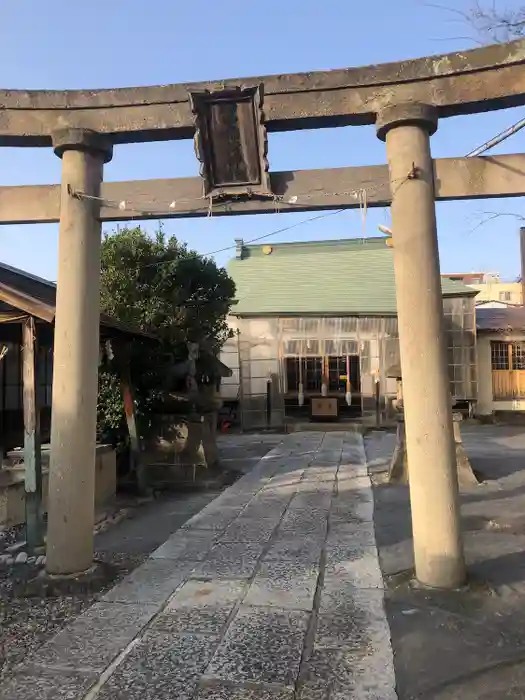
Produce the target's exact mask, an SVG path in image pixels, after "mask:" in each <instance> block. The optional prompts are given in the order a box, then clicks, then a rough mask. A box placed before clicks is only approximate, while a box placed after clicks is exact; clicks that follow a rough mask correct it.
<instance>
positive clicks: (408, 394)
mask: <svg viewBox="0 0 525 700" xmlns="http://www.w3.org/2000/svg"><path fill="white" fill-rule="evenodd" d="M376 126H377V135H378V137H379V138H380V139H381V140H383V141H386V151H387V158H388V167H389V174H390V187H391V192H392V229H393V249H394V267H395V279H396V296H397V312H398V322H399V343H400V353H401V368H402V373H403V400H404V408H405V426H406V442H407V452H408V459H409V462H410V473H409V486H410V503H411V511H412V532H413V537H414V559H415V569H416V578H417V580H418V581H419V582H421V583H422V584H424V585H427V586H432V587H436V588H457V587H458V586H461V585H462V584H463V583H464V582H465V577H466V571H465V560H464V554H463V546H462V541H461V531H460V513H459V503H458V477H457V471H456V453H455V445H454V432H453V425H452V405H451V399H450V385H449V377H448V371H447V369H448V368H447V354H446V344H445V327H444V319H443V299H442V291H441V278H440V270H439V253H438V242H437V227H436V212H435V202H434V172H433V162H432V156H431V154H430V135H431V134H433V133H434V132H435V131H436V129H437V112H436V110H435V108H434V107H431V106H429V105H425V104H418V103H406V104H398V105H393V106H388V107H385V108H384V109H383V110H382V111H381V112H380V113H379V114H378V116H377V123H376Z"/></svg>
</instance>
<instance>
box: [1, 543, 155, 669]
mask: <svg viewBox="0 0 525 700" xmlns="http://www.w3.org/2000/svg"><path fill="white" fill-rule="evenodd" d="M96 558H97V559H98V560H101V561H105V562H107V563H110V564H112V565H114V566H115V567H116V570H115V576H114V577H113V578H111V580H108V581H106V582H105V583H104V584H101V585H99V586H97V587H96V589H95V590H92V591H89V592H82V593H80V594H76V595H61V596H59V597H53V598H51V597H49V598H41V597H30V598H26V597H21V596H20V595H19V593H18V590H17V589H18V586H19V585H20V584H22V583H23V581H24V580H25V579H26V578H27V577H28V575H31V573H32V574H33V575H34V573H35V570H34V569H33V570H32V572H31V570H30V569H29V567H24V566H17V567H11V568H4V569H2V570H0V679H1V678H2V677H3V676H4V675H7V674H8V673H9V672H10V671H11V670H12V668H13V667H14V666H16V665H17V664H19V663H20V662H21V661H22V659H23V658H24V656H25V655H26V654H27V653H28V652H30V651H34V650H35V649H36V648H37V647H39V646H40V645H41V644H42V643H43V642H44V641H46V640H47V639H48V638H49V637H51V636H53V635H54V634H56V633H57V632H58V631H59V630H60V629H61V628H62V627H64V625H65V624H66V623H67V622H69V620H70V619H71V618H72V617H76V616H77V615H80V614H81V613H82V612H84V610H86V609H87V608H89V606H90V605H92V604H93V603H94V602H95V600H96V599H97V598H98V597H99V596H100V595H101V594H103V593H104V592H105V591H107V590H109V589H110V588H112V587H113V586H114V585H115V583H117V582H118V581H119V580H121V579H122V578H124V577H125V576H126V575H127V574H128V573H129V572H130V571H132V570H133V569H135V568H136V567H137V566H140V564H142V563H143V562H144V561H145V559H147V555H146V554H125V555H119V554H107V553H103V554H97V555H96Z"/></svg>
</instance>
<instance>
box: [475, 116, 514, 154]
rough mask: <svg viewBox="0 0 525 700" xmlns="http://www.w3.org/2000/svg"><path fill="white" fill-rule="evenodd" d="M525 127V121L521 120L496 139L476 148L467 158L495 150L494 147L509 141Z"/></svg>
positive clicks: (495, 137)
mask: <svg viewBox="0 0 525 700" xmlns="http://www.w3.org/2000/svg"><path fill="white" fill-rule="evenodd" d="M524 127H525V119H520V120H519V121H518V122H516V123H515V124H513V125H512V126H509V128H508V129H505V131H502V132H500V133H499V134H497V136H494V138H492V139H490V140H489V141H486V142H485V143H484V144H482V145H481V146H479V147H478V148H475V149H474V150H473V151H470V153H467V155H466V157H467V158H471V157H473V156H479V155H481V154H482V153H485V151H488V150H489V149H490V148H494V146H497V145H498V144H499V143H501V142H502V141H505V139H508V138H509V136H513V135H514V134H516V133H517V132H518V131H520V130H521V129H523V128H524Z"/></svg>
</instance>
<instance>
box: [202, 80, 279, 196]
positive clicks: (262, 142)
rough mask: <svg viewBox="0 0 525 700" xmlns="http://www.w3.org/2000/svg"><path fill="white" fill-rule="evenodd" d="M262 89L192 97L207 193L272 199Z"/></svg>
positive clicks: (229, 91)
mask: <svg viewBox="0 0 525 700" xmlns="http://www.w3.org/2000/svg"><path fill="white" fill-rule="evenodd" d="M262 100H263V92H262V86H258V85H257V86H252V87H244V86H243V87H234V88H228V89H225V90H218V91H208V90H206V91H202V92H192V93H190V101H191V107H192V111H193V114H194V118H195V151H196V154H197V158H198V159H199V161H200V162H201V176H202V178H203V180H204V194H205V195H206V196H209V197H212V198H220V199H227V198H245V197H258V196H259V197H271V196H272V192H271V188H270V177H269V174H268V160H267V158H266V153H267V143H268V142H267V137H266V129H265V127H264V124H263V112H262Z"/></svg>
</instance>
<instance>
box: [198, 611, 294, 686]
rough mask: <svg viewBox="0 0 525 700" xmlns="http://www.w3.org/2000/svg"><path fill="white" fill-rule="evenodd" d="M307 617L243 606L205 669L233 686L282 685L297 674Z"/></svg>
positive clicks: (285, 684)
mask: <svg viewBox="0 0 525 700" xmlns="http://www.w3.org/2000/svg"><path fill="white" fill-rule="evenodd" d="M307 626H308V614H307V613H306V612H302V611H299V610H278V609H275V608H250V607H243V608H241V609H240V610H239V613H238V614H237V616H236V618H235V619H234V620H233V622H232V624H231V626H230V628H229V629H228V632H227V633H226V636H225V638H224V641H223V642H222V644H221V645H220V647H219V649H218V650H217V653H216V654H215V656H214V657H213V660H212V662H211V664H210V665H209V667H208V668H207V670H206V677H207V678H210V679H218V680H227V681H230V682H232V683H243V682H246V681H250V682H252V683H282V685H283V686H289V687H293V685H294V683H295V680H296V678H297V675H298V673H299V665H300V663H301V655H302V651H303V644H304V638H305V635H306V630H307Z"/></svg>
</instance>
